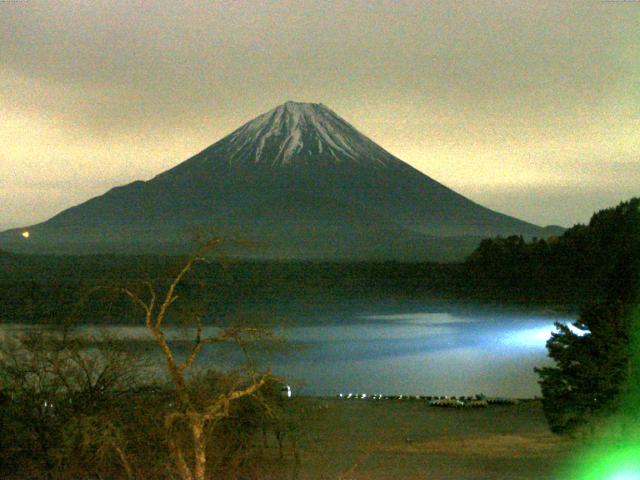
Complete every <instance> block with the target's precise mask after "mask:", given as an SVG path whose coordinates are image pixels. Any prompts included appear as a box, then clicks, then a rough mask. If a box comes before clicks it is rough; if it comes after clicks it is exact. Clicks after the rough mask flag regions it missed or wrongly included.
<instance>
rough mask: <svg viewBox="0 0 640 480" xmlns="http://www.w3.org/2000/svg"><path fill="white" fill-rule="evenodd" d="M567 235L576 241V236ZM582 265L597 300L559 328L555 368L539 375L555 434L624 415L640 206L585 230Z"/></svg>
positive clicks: (639, 255)
mask: <svg viewBox="0 0 640 480" xmlns="http://www.w3.org/2000/svg"><path fill="white" fill-rule="evenodd" d="M570 232H571V231H569V232H568V233H569V235H570V236H571V235H572V234H573V233H575V232H571V233H570ZM579 233H580V238H579V241H578V240H575V239H573V238H569V239H568V240H565V244H567V245H571V244H574V245H576V244H578V243H579V244H580V246H581V248H580V250H577V251H576V254H580V260H581V261H582V262H583V265H584V271H585V272H588V273H589V274H590V275H593V277H594V278H595V279H596V280H597V285H598V287H599V289H598V294H597V295H594V297H593V298H591V299H589V301H588V302H586V303H585V304H584V305H583V307H582V309H581V313H580V316H579V318H578V320H577V321H576V322H575V323H574V327H575V328H574V329H571V328H569V327H567V326H565V325H561V324H556V327H557V329H558V331H557V332H556V333H554V334H553V335H552V337H551V339H550V340H549V341H548V342H547V349H548V350H549V356H550V357H551V358H553V359H554V360H555V362H556V366H554V367H545V368H540V369H536V371H537V372H538V374H539V375H540V385H541V388H542V395H543V408H544V412H545V415H546V417H547V420H548V422H549V425H550V427H551V430H552V431H554V432H556V433H565V432H571V431H574V430H575V429H576V428H577V427H579V426H581V425H585V424H588V423H589V422H591V421H593V420H594V419H595V418H597V417H602V416H607V415H609V414H611V413H613V412H615V411H617V410H618V409H619V408H620V402H621V393H622V391H623V389H624V388H625V383H626V381H627V380H628V378H629V374H630V372H631V371H632V367H633V365H632V364H631V362H632V359H633V358H634V357H633V356H632V355H631V349H630V338H631V336H632V331H631V329H632V328H637V327H634V325H633V320H632V315H631V314H632V311H633V309H634V304H635V302H636V298H637V293H638V286H639V282H638V278H639V275H640V268H639V267H640V199H637V198H636V199H632V200H630V201H629V202H624V203H622V204H620V205H618V206H617V207H615V208H611V209H608V210H603V211H601V212H598V213H596V214H595V215H594V216H593V217H592V219H591V222H590V223H589V226H588V227H587V228H586V229H580V232H579Z"/></svg>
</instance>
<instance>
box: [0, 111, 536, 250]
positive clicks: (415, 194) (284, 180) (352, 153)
mask: <svg viewBox="0 0 640 480" xmlns="http://www.w3.org/2000/svg"><path fill="white" fill-rule="evenodd" d="M197 228H206V229H208V230H209V231H213V232H215V233H216V234H219V235H221V236H224V237H228V238H241V239H249V240H254V241H258V242H259V243H261V246H260V247H259V248H256V249H254V250H252V251H249V252H247V254H248V255H250V256H258V257H269V258H360V259H365V258H392V259H425V258H430V259H452V258H454V257H459V256H460V255H462V254H463V253H465V252H467V251H470V249H472V248H473V246H475V244H476V243H477V239H478V238H480V237H486V236H495V235H508V234H516V233H517V234H523V235H526V236H544V233H545V232H544V230H543V229H541V228H540V227H537V226H535V225H532V224H529V223H526V222H523V221H521V220H518V219H515V218H513V217H509V216H506V215H503V214H500V213H497V212H494V211H491V210H489V209H487V208H484V207H482V206H480V205H478V204H476V203H474V202H472V201H470V200H468V199H466V198H465V197H463V196H462V195H460V194H458V193H456V192H454V191H452V190H450V189H449V188H447V187H445V186H444V185H442V184H440V183H438V182H436V181H434V180H432V179H431V178H429V177H427V176H426V175H424V174H422V173H420V172H418V171H417V170H415V169H414V168H413V167H411V166H409V165H407V164H406V163H404V162H402V161H401V160H399V159H397V158H396V157H394V156H393V155H391V154H390V153H389V152H387V151H386V150H384V149H383V148H381V147H380V146H378V145H377V144H375V143H374V142H373V141H371V140H370V139H369V138H367V137H366V136H364V135H362V134H361V133H359V132H358V131H357V130H356V129H355V128H354V127H353V126H351V125H350V124H349V123H347V122H346V121H345V120H343V119H342V118H340V117H339V116H338V115H336V114H335V113H334V112H333V111H331V110H330V109H328V108H327V107H325V106H323V105H321V104H308V103H295V102H287V103H285V104H283V105H280V106H279V107H277V108H275V109H273V110H271V111H270V112H267V113H265V114H263V115H260V116H259V117H257V118H255V119H254V120H252V121H250V122H248V123H247V124H245V125H243V126H242V127H240V128H239V129H237V130H235V131H234V132H232V133H231V134H229V135H228V136H226V137H224V138H223V139H222V140H220V141H218V142H217V143H215V144H213V145H211V146H210V147H208V148H207V149H205V150H203V151H202V152H200V153H198V154H197V155H195V156H193V157H191V158H190V159H188V160H186V161H185V162H182V163H181V164H179V165H177V166H176V167H174V168H172V169H170V170H167V171H165V172H163V173H161V174H160V175H158V176H156V177H155V178H153V179H151V180H149V181H146V182H143V181H137V182H133V183H131V184H128V185H125V186H122V187H117V188H114V189H112V190H110V191H109V192H107V193H106V194H104V195H102V196H100V197H96V198H93V199H91V200H89V201H87V202H85V203H83V204H81V205H78V206H76V207H73V208H70V209H68V210H65V211H63V212H61V213H60V214H58V215H56V216H54V217H53V218H51V219H50V220H48V221H46V222H44V223H41V224H39V225H35V226H32V227H28V229H29V231H30V232H31V236H30V238H29V239H28V240H27V241H25V240H24V239H21V238H20V237H19V233H20V232H21V230H12V231H8V232H4V233H2V234H0V246H2V247H4V248H8V249H14V250H21V251H25V250H26V251H60V252H83V253H87V252H118V251H140V252H158V251H176V250H184V249H185V248H187V247H186V245H187V243H186V241H187V239H188V234H187V232H188V231H189V230H193V229H197ZM458 246H459V247H460V248H458Z"/></svg>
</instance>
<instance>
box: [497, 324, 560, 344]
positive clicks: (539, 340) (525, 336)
mask: <svg viewBox="0 0 640 480" xmlns="http://www.w3.org/2000/svg"><path fill="white" fill-rule="evenodd" d="M551 332H552V330H551V329H550V328H549V327H548V326H545V327H536V328H528V329H526V330H518V331H515V332H513V333H510V334H509V335H507V336H505V338H504V343H505V344H507V345H513V346H520V347H529V348H536V347H540V348H544V346H545V344H546V343H547V340H549V338H550V337H551Z"/></svg>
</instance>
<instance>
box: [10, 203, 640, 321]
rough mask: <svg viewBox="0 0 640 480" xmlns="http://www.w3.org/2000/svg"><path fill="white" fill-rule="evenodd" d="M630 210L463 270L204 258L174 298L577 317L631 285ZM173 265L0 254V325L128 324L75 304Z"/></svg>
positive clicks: (98, 306)
mask: <svg viewBox="0 0 640 480" xmlns="http://www.w3.org/2000/svg"><path fill="white" fill-rule="evenodd" d="M637 203H638V200H637V199H634V200H631V201H630V202H626V203H625V204H623V205H621V206H618V207H616V208H611V209H607V210H603V211H601V212H598V213H596V214H594V216H593V218H592V219H591V221H590V222H589V224H588V225H576V226H574V227H573V228H571V229H569V230H567V231H566V232H565V233H564V234H563V235H562V236H559V237H554V238H549V239H534V240H533V241H529V242H527V241H525V240H524V239H523V238H522V237H519V236H512V237H507V238H495V239H486V240H483V241H482V242H481V244H480V246H479V247H478V248H477V249H476V251H475V252H474V253H473V254H472V255H471V256H470V257H469V258H468V259H467V261H466V262H464V263H449V264H436V263H402V262H320V261H314V262H302V261H255V262H250V261H232V260H231V261H226V262H222V263H221V262H218V261H216V260H213V261H212V262H210V263H207V264H201V265H198V267H197V270H196V271H195V272H194V273H195V275H194V276H193V277H192V278H191V279H190V280H189V281H187V282H185V284H184V285H182V286H181V289H182V292H181V295H182V296H183V297H189V296H192V297H197V298H198V299H202V298H203V297H204V298H207V300H208V305H207V308H208V311H209V314H210V315H211V316H212V317H216V318H225V317H227V316H230V315H233V314H235V313H237V312H239V311H243V312H251V311H263V312H270V311H277V312H283V311H285V312H286V311H287V308H296V309H297V311H298V312H300V311H304V309H305V308H306V307H309V310H312V307H314V306H323V307H324V308H328V307H329V306H330V305H332V304H336V305H340V304H341V302H342V303H343V304H344V303H348V302H353V301H354V300H356V301H358V300H360V301H362V302H366V301H368V300H372V299H398V300H406V299H411V300H421V299H424V300H430V299H440V300H450V301H459V302H474V303H488V304H492V305H512V306H515V307H527V308H531V307H537V306H541V307H552V308H556V309H561V310H573V311H577V310H579V308H580V306H581V305H583V304H584V303H585V302H586V301H588V300H594V299H597V298H599V297H601V296H603V295H607V289H609V290H611V291H613V292H614V293H615V292H617V291H619V290H621V289H622V287H623V286H624V285H623V283H624V282H627V283H628V282H630V281H631V279H630V275H632V271H633V269H632V268H631V267H632V266H631V265H630V264H628V263H627V262H626V260H625V259H626V258H631V256H632V255H631V252H629V251H628V250H629V249H630V246H629V244H628V240H627V239H628V238H629V235H627V234H626V233H625V229H628V228H630V227H629V226H628V225H625V223H624V219H623V215H622V214H621V211H622V210H621V209H622V208H623V206H625V205H626V207H624V208H635V206H637ZM180 262H181V258H179V257H161V256H124V255H93V256H54V255H37V256H36V255H15V254H10V253H7V252H4V253H3V252H0V321H2V322H15V323H52V322H53V323H55V322H58V321H61V320H62V319H66V318H70V317H73V316H74V315H75V316H76V317H80V318H81V319H82V320H83V321H88V322H101V321H109V322H128V321H131V320H132V317H133V314H132V312H131V311H130V310H131V306H130V304H129V303H128V302H126V301H125V300H124V299H122V298H117V297H114V298H110V299H108V300H109V301H108V302H105V298H104V295H92V296H91V297H89V298H88V299H86V301H84V304H83V305H84V306H83V307H82V308H81V309H78V303H79V301H80V300H81V299H83V298H84V296H85V295H86V293H87V292H88V291H90V290H91V289H92V288H94V287H96V286H109V285H122V284H123V283H124V282H129V283H131V282H133V283H136V282H137V283H140V282H143V281H147V280H148V281H151V282H153V283H162V282H163V281H167V280H168V279H169V278H172V277H173V275H174V274H175V272H176V269H177V268H178V265H180ZM628 290H629V289H628V288H625V291H628ZM138 313H139V312H138ZM136 319H137V317H136ZM136 319H133V321H136Z"/></svg>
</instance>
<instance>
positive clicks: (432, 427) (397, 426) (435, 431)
mask: <svg viewBox="0 0 640 480" xmlns="http://www.w3.org/2000/svg"><path fill="white" fill-rule="evenodd" d="M293 402H295V405H296V409H301V410H304V417H305V418H306V419H307V420H306V422H305V427H304V428H303V431H302V432H300V440H299V446H298V450H299V455H300V472H299V475H298V478H300V479H336V480H337V479H345V480H346V479H425V480H444V479H453V480H457V479H460V480H479V479H487V480H490V479H491V480H496V479H511V480H519V479H537V480H540V479H554V480H555V479H561V478H562V475H561V474H560V473H559V469H560V468H561V467H562V465H563V464H564V463H565V461H566V459H568V458H569V456H570V455H571V453H572V451H575V448H576V447H577V444H576V443H575V441H572V440H569V439H562V438H559V437H557V436H555V435H553V434H551V433H550V432H549V430H548V428H547V425H546V423H545V419H544V416H543V414H542V409H541V405H540V403H539V402H537V401H527V402H521V403H520V404H518V405H510V406H490V407H488V408H485V409H446V408H436V407H429V406H428V405H427V403H426V402H423V401H414V400H407V401H401V400H387V401H374V400H338V399H321V398H298V399H294V400H293Z"/></svg>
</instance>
